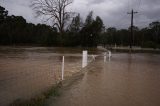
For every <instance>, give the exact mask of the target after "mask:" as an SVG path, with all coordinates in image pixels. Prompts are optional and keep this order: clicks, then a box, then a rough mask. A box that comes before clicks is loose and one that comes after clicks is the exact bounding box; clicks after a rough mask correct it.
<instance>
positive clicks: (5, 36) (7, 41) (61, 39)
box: [0, 6, 160, 48]
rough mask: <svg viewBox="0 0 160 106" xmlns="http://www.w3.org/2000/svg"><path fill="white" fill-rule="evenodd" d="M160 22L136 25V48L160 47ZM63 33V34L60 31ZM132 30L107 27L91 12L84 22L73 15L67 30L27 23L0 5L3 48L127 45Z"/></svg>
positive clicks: (0, 42) (0, 40)
mask: <svg viewBox="0 0 160 106" xmlns="http://www.w3.org/2000/svg"><path fill="white" fill-rule="evenodd" d="M159 29H160V22H159V21H156V22H152V23H150V24H149V26H148V27H146V28H143V29H139V28H138V27H136V26H134V28H133V30H134V37H133V45H134V46H140V47H150V48H160V30H159ZM59 30H61V31H59ZM129 39H130V28H128V29H116V28H115V27H110V28H105V26H104V23H103V20H102V19H101V18H100V17H99V16H96V17H93V12H92V11H91V12H89V14H88V15H87V17H86V19H85V21H84V22H83V21H82V19H81V16H80V14H77V15H76V16H74V17H73V18H72V20H71V22H70V24H68V25H67V26H66V28H65V30H64V29H63V28H59V29H58V28H57V27H55V26H48V25H45V24H37V25H35V24H33V23H27V22H26V20H25V19H24V18H23V17H22V16H14V15H11V16H9V15H8V11H7V10H6V9H5V8H4V7H2V6H0V45H41V46H69V47H73V46H82V47H96V46H97V45H103V46H111V45H115V44H116V45H118V46H128V45H129V44H130V40H129Z"/></svg>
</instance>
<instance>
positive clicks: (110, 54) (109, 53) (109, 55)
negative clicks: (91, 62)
mask: <svg viewBox="0 0 160 106" xmlns="http://www.w3.org/2000/svg"><path fill="white" fill-rule="evenodd" d="M111 56H112V53H111V51H108V58H109V61H111Z"/></svg>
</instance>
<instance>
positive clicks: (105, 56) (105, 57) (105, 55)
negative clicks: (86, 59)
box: [104, 52, 107, 62]
mask: <svg viewBox="0 0 160 106" xmlns="http://www.w3.org/2000/svg"><path fill="white" fill-rule="evenodd" d="M106 60H107V52H105V53H104V62H106Z"/></svg>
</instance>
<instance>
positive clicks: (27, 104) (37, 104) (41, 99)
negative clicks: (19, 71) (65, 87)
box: [9, 82, 62, 106]
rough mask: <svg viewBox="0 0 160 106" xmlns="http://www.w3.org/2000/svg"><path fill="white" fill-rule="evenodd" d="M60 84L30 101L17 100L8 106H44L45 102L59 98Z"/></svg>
mask: <svg viewBox="0 0 160 106" xmlns="http://www.w3.org/2000/svg"><path fill="white" fill-rule="evenodd" d="M61 86H62V84H61V82H60V83H59V84H57V85H56V86H54V87H52V88H51V89H50V90H48V91H47V92H45V93H43V94H42V95H40V96H38V97H35V98H32V99H30V100H21V99H17V100H15V101H14V102H13V103H12V104H10V105H9V106H44V105H45V101H46V100H47V99H48V98H50V97H51V96H52V97H57V96H60V92H59V89H60V88H61Z"/></svg>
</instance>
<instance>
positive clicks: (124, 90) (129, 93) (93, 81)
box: [50, 54, 160, 106]
mask: <svg viewBox="0 0 160 106" xmlns="http://www.w3.org/2000/svg"><path fill="white" fill-rule="evenodd" d="M50 101H51V103H50V106H160V55H156V54H114V55H113V57H112V59H111V61H110V62H106V63H104V62H103V58H98V59H97V60H96V61H95V62H93V63H92V64H91V65H90V66H89V67H88V68H87V72H86V73H85V75H84V77H83V78H82V79H80V80H78V81H76V82H75V83H74V84H72V86H70V87H65V88H64V89H63V90H62V93H61V96H60V97H57V98H52V99H51V100H50Z"/></svg>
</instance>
